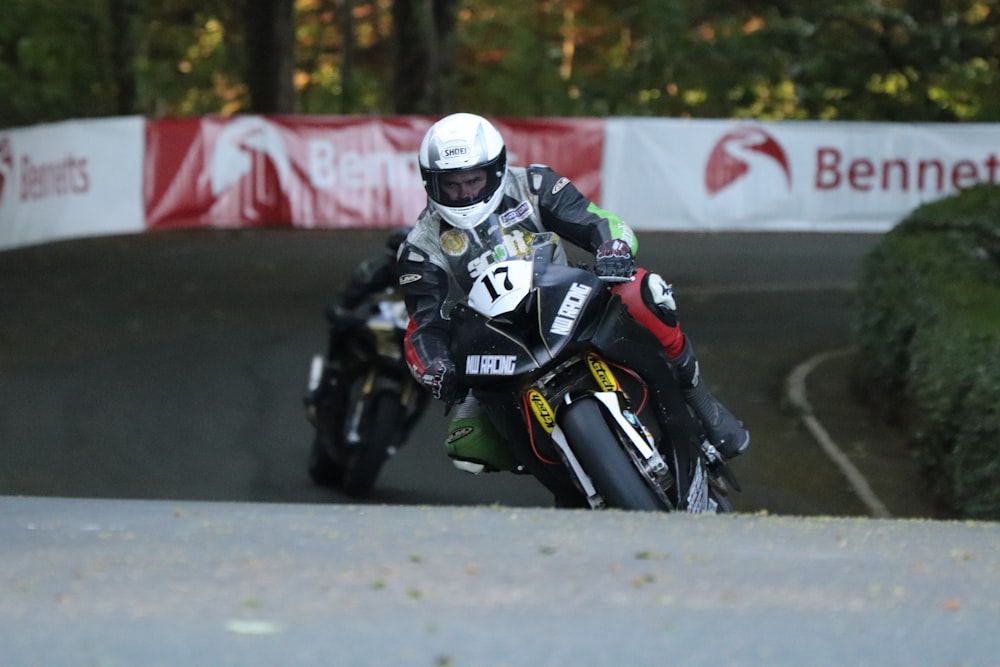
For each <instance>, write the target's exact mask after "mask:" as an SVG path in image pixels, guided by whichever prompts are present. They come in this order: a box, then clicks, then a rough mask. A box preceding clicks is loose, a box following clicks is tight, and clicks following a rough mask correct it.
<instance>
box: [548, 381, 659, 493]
mask: <svg viewBox="0 0 1000 667" xmlns="http://www.w3.org/2000/svg"><path fill="white" fill-rule="evenodd" d="M563 410H568V412H567V413H566V414H565V416H564V418H563V419H561V420H560V426H561V427H562V430H563V432H564V433H565V434H566V438H567V440H568V441H569V443H570V447H571V448H572V450H573V453H574V454H576V458H577V460H579V461H580V465H581V466H583V469H584V471H585V472H586V473H587V474H588V475H589V476H590V480H591V481H592V482H593V483H594V487H595V488H596V489H597V491H598V493H600V494H601V496H602V497H603V498H604V502H605V504H606V505H607V506H608V507H617V508H620V509H626V510H643V511H663V510H665V509H667V508H666V507H665V506H664V504H663V502H662V501H661V500H660V498H659V497H658V496H657V495H656V493H655V492H654V491H653V490H652V489H651V488H649V486H648V485H647V484H646V479H645V477H643V475H642V473H641V472H639V471H638V470H637V469H636V467H635V464H634V463H633V462H632V458H631V457H630V456H629V455H628V453H627V452H626V451H625V450H624V449H622V447H621V445H620V444H619V441H618V435H617V433H615V432H614V431H613V430H612V427H610V426H608V422H607V420H606V419H605V413H604V410H603V408H601V406H600V405H599V404H598V402H597V401H596V400H595V399H582V400H579V401H576V402H575V403H573V404H572V405H570V406H565V407H564V408H563Z"/></svg>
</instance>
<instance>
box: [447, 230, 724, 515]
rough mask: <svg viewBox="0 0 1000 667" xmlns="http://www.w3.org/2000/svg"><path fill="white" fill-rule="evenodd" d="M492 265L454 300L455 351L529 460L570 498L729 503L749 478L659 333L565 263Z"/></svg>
mask: <svg viewBox="0 0 1000 667" xmlns="http://www.w3.org/2000/svg"><path fill="white" fill-rule="evenodd" d="M544 236H545V235H538V236H537V237H536V238H535V239H534V240H533V242H532V243H533V245H535V246H536V247H534V248H533V250H532V251H531V252H529V253H527V257H526V258H525V259H509V260H507V261H502V262H498V263H495V264H490V265H489V266H488V267H487V268H486V269H485V270H484V271H483V272H482V274H481V275H479V276H478V277H477V278H476V282H475V284H474V285H473V286H472V289H471V291H470V292H469V295H468V299H467V302H466V303H463V304H458V305H456V306H455V307H454V308H453V310H452V311H451V341H452V342H451V355H452V359H454V361H455V364H456V367H457V371H458V377H459V379H460V381H461V382H462V383H463V384H464V385H465V386H467V387H469V388H470V389H471V390H472V392H473V394H474V396H476V398H477V399H479V401H480V402H481V403H482V405H483V406H484V408H485V409H486V410H487V413H488V414H489V416H490V418H491V419H492V421H493V423H494V424H495V425H496V426H497V428H498V430H500V432H501V433H502V434H503V435H504V437H505V439H506V441H507V443H508V446H509V447H511V451H512V453H513V454H514V456H515V458H517V459H518V461H520V462H521V464H522V467H523V472H528V473H530V474H532V475H534V476H535V477H536V478H537V479H538V480H539V481H540V482H542V483H543V484H544V485H545V486H546V487H547V488H549V490H551V491H552V492H553V493H554V494H555V497H556V503H557V505H558V506H562V507H589V508H592V509H600V508H605V507H614V508H621V509H630V510H658V511H686V512H692V513H697V512H717V513H718V512H728V511H732V504H731V502H730V498H729V495H728V494H729V489H734V490H739V485H738V483H737V481H736V479H735V477H734V476H733V475H732V472H731V471H730V469H729V467H728V465H727V464H726V463H725V461H724V460H723V459H722V457H721V456H720V455H719V453H718V452H717V451H716V450H715V448H714V447H713V446H712V445H711V444H710V443H709V442H708V440H707V438H706V437H705V435H704V432H703V429H702V428H701V424H700V422H699V421H698V420H697V418H696V417H695V416H694V414H693V413H692V412H691V410H690V408H689V407H688V406H687V403H686V402H685V400H684V398H683V395H682V394H681V390H680V386H679V384H678V382H677V378H676V375H675V374H674V371H673V368H672V367H671V365H670V363H669V361H668V359H667V357H666V353H665V352H664V350H663V347H662V346H661V345H660V344H659V342H658V341H657V340H656V338H655V336H654V335H653V334H652V333H651V332H649V331H648V330H647V329H646V328H645V327H643V326H642V325H640V324H639V323H638V322H636V321H635V320H634V319H632V317H631V316H629V314H628V312H627V310H626V308H625V306H624V304H623V303H622V301H621V299H620V298H619V297H617V296H615V295H614V294H613V291H612V290H611V289H610V287H609V285H608V283H606V282H604V281H602V280H601V279H600V278H598V277H597V276H596V275H595V274H594V273H593V271H591V270H589V269H587V268H585V267H573V266H567V265H565V264H563V263H558V262H554V261H553V258H554V256H555V245H554V244H553V243H552V241H551V239H546V238H544Z"/></svg>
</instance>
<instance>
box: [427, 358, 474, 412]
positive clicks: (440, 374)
mask: <svg viewBox="0 0 1000 667" xmlns="http://www.w3.org/2000/svg"><path fill="white" fill-rule="evenodd" d="M420 382H421V383H422V384H423V385H424V387H426V388H427V390H428V391H429V392H431V393H432V394H433V395H434V398H436V399H438V400H441V401H444V402H445V404H447V405H454V404H455V403H460V402H461V401H462V399H464V398H465V393H466V390H465V388H464V387H462V386H461V385H460V384H459V382H458V378H457V377H456V374H455V364H454V362H452V361H451V360H450V359H441V360H438V361H435V362H434V363H432V364H431V365H430V366H428V367H427V370H425V371H424V373H423V375H421V376H420Z"/></svg>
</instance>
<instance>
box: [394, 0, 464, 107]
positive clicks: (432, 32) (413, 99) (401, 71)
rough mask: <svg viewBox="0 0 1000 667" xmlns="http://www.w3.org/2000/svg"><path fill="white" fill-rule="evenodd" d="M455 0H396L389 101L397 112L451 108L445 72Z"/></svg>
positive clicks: (449, 62) (447, 63) (449, 63)
mask: <svg viewBox="0 0 1000 667" xmlns="http://www.w3.org/2000/svg"><path fill="white" fill-rule="evenodd" d="M456 8H457V0H396V1H395V2H394V3H393V6H392V23H393V29H394V41H395V54H394V55H395V62H394V74H395V76H394V78H393V89H392V93H391V99H392V105H393V109H394V110H395V113H400V114H410V113H417V114H433V115H436V114H440V113H445V112H447V111H450V109H448V107H449V105H450V98H451V95H450V91H449V86H448V83H447V82H448V72H449V71H450V69H451V58H450V49H449V48H448V44H449V43H450V41H451V33H452V30H453V29H454V27H455V12H456Z"/></svg>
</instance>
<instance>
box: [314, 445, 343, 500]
mask: <svg viewBox="0 0 1000 667" xmlns="http://www.w3.org/2000/svg"><path fill="white" fill-rule="evenodd" d="M329 437H330V436H329V435H328V434H324V433H317V434H316V435H315V437H313V444H312V449H310V450H309V467H308V470H309V477H311V478H312V481H313V482H315V483H316V484H319V485H320V486H331V487H332V486H337V485H338V484H340V480H341V479H342V478H343V476H344V467H343V466H341V465H339V464H338V463H337V462H336V461H334V460H333V459H332V458H330V454H329V453H328V449H327V447H328V438H329Z"/></svg>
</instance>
